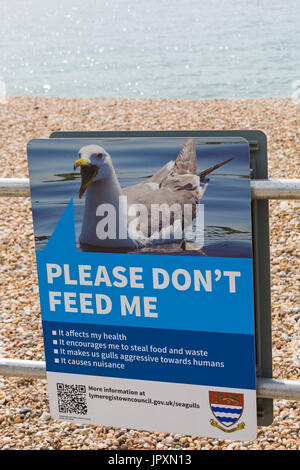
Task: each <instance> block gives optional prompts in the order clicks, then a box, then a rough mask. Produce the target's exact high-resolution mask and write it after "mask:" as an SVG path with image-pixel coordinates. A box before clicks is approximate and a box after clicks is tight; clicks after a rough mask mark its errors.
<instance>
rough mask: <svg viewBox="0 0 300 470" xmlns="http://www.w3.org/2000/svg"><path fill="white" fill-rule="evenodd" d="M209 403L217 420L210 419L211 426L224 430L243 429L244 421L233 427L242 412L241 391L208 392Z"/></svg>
mask: <svg viewBox="0 0 300 470" xmlns="http://www.w3.org/2000/svg"><path fill="white" fill-rule="evenodd" d="M209 404H210V408H211V411H212V413H213V415H214V417H215V418H216V419H217V421H215V420H214V419H211V420H210V424H211V425H212V426H215V427H217V428H219V429H221V430H222V431H224V432H233V431H238V430H240V429H244V427H245V423H239V424H238V425H237V426H235V427H233V426H234V425H235V424H236V423H237V421H238V420H239V419H240V417H241V416H242V414H243V410H244V395H243V394H242V393H225V392H209ZM223 426H225V427H223Z"/></svg>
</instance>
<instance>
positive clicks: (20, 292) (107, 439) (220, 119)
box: [0, 97, 300, 451]
mask: <svg viewBox="0 0 300 470" xmlns="http://www.w3.org/2000/svg"><path fill="white" fill-rule="evenodd" d="M197 129H201V130H205V129H207V130H209V129H220V130H221V129H227V130H228V129H258V130H261V131H263V132H265V134H266V135H267V138H268V165H269V178H300V100H299V99H298V100H296V99H292V98H266V99H245V100H226V99H219V100H184V99H129V98H128V99H127V98H122V99H108V98H76V99H75V98H74V99H71V98H50V97H49V98H37V97H14V98H7V100H6V102H5V103H0V177H7V178H9V177H16V178H22V177H28V169H27V157H26V145H27V142H28V141H29V140H30V139H33V138H47V137H49V135H50V134H51V132H53V131H58V130H65V131H66V130H73V131H83V130H115V131H116V130H197ZM269 209H270V254H271V301H272V339H273V376H274V378H278V379H291V380H292V379H298V380H299V379H300V374H299V347H300V341H299V330H300V328H299V317H300V307H299V305H300V304H299V280H300V263H299V259H300V237H299V228H300V217H299V214H300V201H270V204H269ZM0 214H1V230H0V260H1V261H0V298H1V301H0V305H1V308H0V356H2V357H5V358H16V359H17V358H18V359H27V360H39V361H44V360H45V358H44V346H43V336H42V325H41V315H40V305H39V295H38V280H37V272H36V263H35V249H34V237H33V225H32V215H31V202H30V199H29V198H13V197H11V198H0ZM297 348H298V349H297ZM299 431H300V407H299V403H298V402H293V401H287V400H283V399H281V400H274V421H273V424H272V425H271V426H268V427H261V426H260V427H258V434H257V439H256V440H255V441H252V442H240V441H231V440H226V439H224V440H220V439H208V438H204V437H199V436H187V435H179V434H168V433H163V432H159V431H157V432H150V431H148V430H143V431H140V430H139V431H137V430H132V429H125V428H122V429H116V428H110V427H103V426H95V425H93V426H87V425H77V424H74V423H70V422H58V421H54V420H53V419H52V418H51V416H50V410H49V403H48V392H47V383H46V380H41V379H32V378H17V377H1V376H0V449H2V450H4V449H9V450H14V449H16V450H26V449H29V450H71V449H73V450H92V449H96V450H97V449H98V450H101V449H111V450H119V449H120V450H125V449H130V450H132V449H142V450H171V449H183V450H187V451H193V450H299V449H300V433H299Z"/></svg>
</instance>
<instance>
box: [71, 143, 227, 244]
mask: <svg viewBox="0 0 300 470" xmlns="http://www.w3.org/2000/svg"><path fill="white" fill-rule="evenodd" d="M231 160H232V158H228V159H227V160H225V161H223V162H221V163H218V164H217V165H214V166H212V167H210V168H207V169H206V170H204V171H202V172H200V173H198V174H197V157H196V144H195V140H194V139H192V138H190V139H187V140H186V142H185V143H184V145H183V147H182V149H181V151H180V153H179V155H178V156H177V158H176V160H175V161H170V162H168V163H167V164H165V165H164V166H163V167H162V168H161V169H160V170H158V171H157V172H156V173H155V174H154V175H153V176H152V177H151V178H148V179H147V180H146V181H143V182H142V183H138V184H135V185H133V186H129V187H127V188H123V189H122V188H121V186H120V183H119V181H118V178H117V176H116V172H115V169H114V166H113V163H112V159H111V156H110V155H109V153H108V152H107V151H106V150H105V149H104V148H103V147H100V146H99V145H86V146H84V147H82V148H81V149H80V150H79V152H78V159H77V160H76V162H75V165H74V171H75V170H76V168H78V167H80V171H81V186H80V190H79V197H80V198H81V197H82V196H83V194H84V193H85V194H86V198H85V208H84V217H83V223H82V229H81V235H80V243H81V244H82V245H90V246H94V247H102V248H104V249H105V248H107V249H116V250H125V251H131V250H134V249H137V248H141V247H146V246H152V245H153V244H162V243H168V242H174V240H177V241H182V231H180V233H179V234H178V235H177V232H176V230H178V225H176V222H179V221H180V222H182V221H183V214H185V212H184V211H185V208H186V207H188V208H190V209H191V212H190V213H191V218H192V219H194V218H195V217H196V215H197V208H198V204H199V203H200V200H201V199H202V197H203V195H204V192H205V190H206V187H207V185H208V181H209V180H208V179H207V178H206V176H207V175H208V174H209V173H211V172H212V171H214V170H216V169H217V168H219V167H221V166H222V165H225V164H226V163H228V162H230V161H231ZM124 196H126V198H124ZM110 208H112V209H113V214H111V215H115V217H113V219H114V220H112V219H109V218H108V216H107V214H108V212H109V209H110ZM153 208H156V209H157V208H159V212H156V213H155V217H153ZM137 213H139V217H138V218H137ZM157 214H159V217H157ZM99 216H102V220H103V221H104V222H105V224H106V225H107V224H109V222H110V223H111V231H110V232H109V231H108V232H107V235H106V236H105V237H100V238H99V221H101V218H100V217H99ZM137 220H138V223H137ZM191 221H192V220H191ZM100 225H101V222H100ZM103 227H104V225H102V228H103ZM132 227H134V229H133V228H132ZM175 227H176V229H175ZM172 230H173V231H172ZM137 234H138V236H137Z"/></svg>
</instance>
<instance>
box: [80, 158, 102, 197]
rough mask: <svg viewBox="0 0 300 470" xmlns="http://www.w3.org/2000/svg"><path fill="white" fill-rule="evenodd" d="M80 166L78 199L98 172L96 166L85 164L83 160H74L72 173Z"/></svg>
mask: <svg viewBox="0 0 300 470" xmlns="http://www.w3.org/2000/svg"><path fill="white" fill-rule="evenodd" d="M79 166H80V174H81V186H80V190H79V198H80V199H81V198H82V196H83V194H84V192H85V191H86V189H87V188H88V187H89V186H90V184H92V182H93V181H94V179H95V177H96V176H97V173H98V171H99V169H98V167H97V166H96V165H92V164H91V163H88V162H86V161H85V160H84V159H83V158H79V159H78V160H76V162H75V165H74V171H75V170H76V168H78V167H79Z"/></svg>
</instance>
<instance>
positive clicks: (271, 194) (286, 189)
mask: <svg viewBox="0 0 300 470" xmlns="http://www.w3.org/2000/svg"><path fill="white" fill-rule="evenodd" d="M250 188H251V198H252V199H300V179H283V178H282V179H264V180H250ZM1 196H2V197H29V196H30V190H29V179H28V178H0V197H1Z"/></svg>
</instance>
